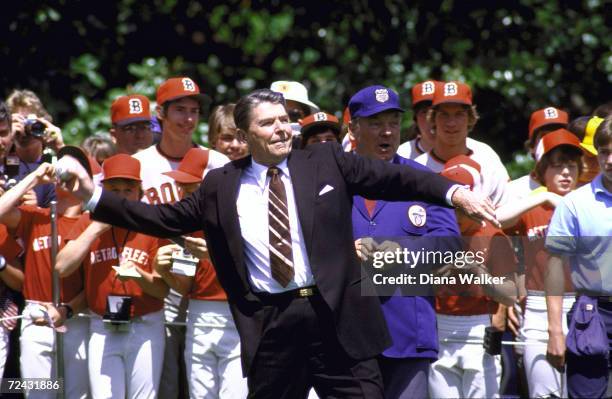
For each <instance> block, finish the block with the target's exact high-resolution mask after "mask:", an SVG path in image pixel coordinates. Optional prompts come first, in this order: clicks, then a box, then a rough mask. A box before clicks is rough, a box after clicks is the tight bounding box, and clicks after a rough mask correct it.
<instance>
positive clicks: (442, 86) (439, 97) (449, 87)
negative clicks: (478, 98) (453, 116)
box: [431, 82, 472, 107]
mask: <svg viewBox="0 0 612 399" xmlns="http://www.w3.org/2000/svg"><path fill="white" fill-rule="evenodd" d="M445 103H454V104H465V105H472V89H470V86H468V85H466V84H465V83H461V82H440V83H439V84H438V85H437V86H436V87H435V91H434V93H433V99H432V103H431V105H432V106H434V107H435V106H436V105H439V104H445Z"/></svg>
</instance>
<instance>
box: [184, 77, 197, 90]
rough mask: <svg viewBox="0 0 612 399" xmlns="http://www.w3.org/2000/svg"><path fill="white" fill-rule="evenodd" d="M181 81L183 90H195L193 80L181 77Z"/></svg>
mask: <svg viewBox="0 0 612 399" xmlns="http://www.w3.org/2000/svg"><path fill="white" fill-rule="evenodd" d="M182 82H183V89H185V91H195V83H193V80H191V79H189V78H183V80H182Z"/></svg>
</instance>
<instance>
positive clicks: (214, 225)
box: [64, 90, 495, 399]
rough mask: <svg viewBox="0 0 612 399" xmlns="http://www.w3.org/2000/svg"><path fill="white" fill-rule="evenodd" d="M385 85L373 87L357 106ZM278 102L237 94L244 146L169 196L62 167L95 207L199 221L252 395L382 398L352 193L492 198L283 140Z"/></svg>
mask: <svg viewBox="0 0 612 399" xmlns="http://www.w3.org/2000/svg"><path fill="white" fill-rule="evenodd" d="M388 96H389V93H388V92H385V93H383V92H372V93H371V95H370V96H369V97H368V98H365V99H364V104H363V106H364V107H374V108H376V107H378V106H381V105H384V103H385V102H386V101H389V97H388ZM283 104H284V99H283V97H282V95H281V94H279V93H276V92H273V91H270V90H257V91H254V92H252V93H250V94H249V95H247V96H245V97H243V98H241V99H240V101H239V102H238V104H237V105H236V109H235V111H234V119H235V121H236V126H237V128H238V132H239V134H240V135H242V136H243V137H244V138H245V139H246V141H247V142H248V144H249V148H250V151H251V154H252V155H251V157H247V158H243V159H240V160H237V161H233V162H232V163H229V164H227V165H226V166H225V167H223V168H219V169H216V170H213V171H211V172H209V173H208V175H207V176H206V179H205V180H204V183H203V184H202V185H201V187H200V189H199V190H198V191H197V192H195V193H194V194H192V195H191V196H189V197H187V198H185V199H183V200H182V201H180V202H178V203H176V204H173V205H159V206H151V205H147V204H143V203H136V202H128V201H123V200H121V199H119V198H118V197H116V196H114V195H113V194H112V193H108V192H103V191H101V190H100V189H99V188H97V189H96V190H94V188H93V185H92V184H91V182H90V181H89V180H88V179H87V177H86V176H85V175H84V173H83V172H82V171H81V170H80V169H79V167H78V165H74V168H68V170H67V171H65V173H64V175H65V176H66V175H73V176H76V177H77V178H78V185H75V187H76V189H75V191H76V192H78V194H79V195H81V196H82V198H84V199H87V200H88V201H89V202H88V207H89V208H90V209H93V213H92V215H93V217H94V219H97V220H101V221H105V222H107V223H112V224H115V225H118V226H122V227H125V228H129V229H131V230H135V231H142V232H145V233H147V234H152V235H156V236H159V237H173V236H178V235H181V234H186V233H190V232H193V231H196V230H204V232H205V235H206V240H207V242H208V248H209V251H210V255H211V258H212V261H213V264H214V265H215V268H216V271H217V276H218V278H219V281H220V282H221V284H222V286H223V288H224V289H225V291H226V292H227V295H228V301H229V302H230V305H231V309H232V313H233V316H234V319H235V322H236V325H237V327H238V332H239V334H240V338H241V343H242V361H243V372H244V374H245V375H246V376H247V377H248V384H249V396H250V397H253V398H303V397H306V395H307V392H308V389H309V388H310V387H311V386H314V388H315V390H316V391H317V393H318V394H319V395H320V396H322V397H351V398H368V399H369V398H382V378H381V375H380V371H379V369H378V365H377V363H376V360H375V356H376V355H378V354H379V353H380V352H382V351H383V350H384V349H385V348H386V347H387V346H389V345H390V343H391V342H390V338H389V334H388V332H387V329H386V327H385V321H384V318H383V315H382V313H381V310H380V304H379V301H378V299H377V298H376V297H374V296H368V295H367V294H368V292H370V289H371V285H370V284H369V283H368V282H367V281H365V280H363V278H362V275H361V272H360V267H359V262H358V260H357V257H356V254H355V249H354V244H353V231H352V225H351V209H352V198H353V195H362V196H364V197H368V198H374V199H385V200H390V201H394V200H402V199H403V200H405V199H407V198H412V199H420V200H425V201H429V202H432V203H437V204H450V203H452V204H454V205H456V206H459V207H461V208H462V209H464V210H465V211H466V212H467V213H468V214H469V215H472V216H473V217H475V218H479V219H487V220H492V221H495V217H494V216H493V215H494V212H493V209H492V208H491V207H490V204H488V203H486V202H485V201H483V200H481V199H479V198H477V197H476V196H475V195H473V194H472V193H471V192H469V191H468V190H465V189H463V188H461V187H459V186H456V185H453V184H452V183H450V182H449V181H448V180H446V179H444V178H442V177H440V176H438V175H435V174H433V173H429V172H424V171H419V170H415V169H412V168H410V167H405V166H400V165H392V164H389V163H387V162H384V161H378V160H369V159H366V158H362V157H359V156H357V155H354V154H349V153H345V152H343V151H342V149H341V148H340V146H338V145H335V144H321V145H315V146H312V148H310V149H308V150H293V151H292V149H291V127H290V123H289V122H290V121H289V117H288V116H287V113H286V111H285V108H284V106H283ZM73 181H74V179H73V180H72V181H70V182H69V183H70V185H72V183H73ZM92 193H93V194H92ZM362 291H363V293H362Z"/></svg>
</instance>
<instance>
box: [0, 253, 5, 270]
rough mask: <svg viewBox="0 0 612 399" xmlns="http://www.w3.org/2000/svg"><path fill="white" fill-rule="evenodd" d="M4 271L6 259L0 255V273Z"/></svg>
mask: <svg viewBox="0 0 612 399" xmlns="http://www.w3.org/2000/svg"><path fill="white" fill-rule="evenodd" d="M4 269H6V259H5V258H4V256H2V255H0V272H1V271H4Z"/></svg>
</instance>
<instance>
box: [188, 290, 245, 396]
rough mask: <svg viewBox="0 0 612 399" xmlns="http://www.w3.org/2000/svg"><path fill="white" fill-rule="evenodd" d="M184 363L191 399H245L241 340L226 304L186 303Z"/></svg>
mask: <svg viewBox="0 0 612 399" xmlns="http://www.w3.org/2000/svg"><path fill="white" fill-rule="evenodd" d="M185 363H186V366H187V379H188V381H189V394H190V397H191V398H192V399H195V398H198V399H200V398H206V399H213V398H222V399H223V398H228V399H240V398H246V397H247V394H248V387H247V382H246V378H243V377H242V366H241V363H240V337H239V336H238V330H236V325H235V324H234V319H233V318H232V314H231V312H230V308H229V305H228V304H227V302H221V301H202V300H195V299H192V300H190V301H189V310H188V314H187V337H186V342H185Z"/></svg>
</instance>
